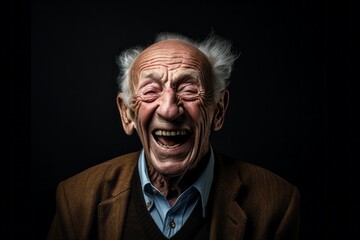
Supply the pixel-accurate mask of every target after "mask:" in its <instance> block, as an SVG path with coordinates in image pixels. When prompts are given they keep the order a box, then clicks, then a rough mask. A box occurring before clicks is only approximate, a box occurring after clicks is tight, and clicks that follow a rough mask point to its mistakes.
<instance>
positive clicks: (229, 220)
mask: <svg viewBox="0 0 360 240" xmlns="http://www.w3.org/2000/svg"><path fill="white" fill-rule="evenodd" d="M216 160H217V165H216V169H217V170H216V172H215V181H214V184H215V185H214V193H215V194H214V202H213V206H212V220H211V230H210V239H226V240H227V239H237V240H239V239H240V240H241V239H243V236H244V230H245V226H246V220H247V217H246V215H245V213H244V211H243V210H242V209H241V207H240V206H239V205H238V204H237V202H236V200H235V199H236V196H237V194H238V192H239V189H240V188H241V181H240V179H239V175H238V173H237V168H235V167H234V165H233V164H229V163H228V162H227V161H226V160H225V161H223V159H222V158H221V157H220V156H217V158H216Z"/></svg>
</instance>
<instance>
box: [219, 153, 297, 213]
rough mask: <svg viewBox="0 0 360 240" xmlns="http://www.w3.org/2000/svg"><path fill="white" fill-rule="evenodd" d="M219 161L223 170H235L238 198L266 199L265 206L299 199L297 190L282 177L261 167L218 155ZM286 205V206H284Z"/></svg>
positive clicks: (284, 203)
mask: <svg viewBox="0 0 360 240" xmlns="http://www.w3.org/2000/svg"><path fill="white" fill-rule="evenodd" d="M218 158H219V161H221V162H222V163H221V164H223V165H225V166H227V167H225V168H223V169H236V173H235V174H234V175H236V177H237V178H238V179H239V181H240V193H239V197H240V196H242V197H244V196H246V198H248V199H258V200H257V201H259V200H261V199H266V201H267V204H269V203H271V202H273V203H275V202H278V203H280V204H283V205H285V206H286V205H287V204H289V202H290V201H292V200H294V198H295V199H298V198H299V191H298V188H297V187H296V186H295V185H293V184H292V183H290V182H289V181H287V180H286V179H284V178H283V177H281V176H279V175H277V174H276V173H274V172H271V171H269V170H267V169H265V168H263V167H261V166H258V165H255V164H252V163H249V162H246V161H242V160H239V159H235V158H232V157H229V156H226V155H224V154H221V153H219V154H218ZM286 203H287V204H286Z"/></svg>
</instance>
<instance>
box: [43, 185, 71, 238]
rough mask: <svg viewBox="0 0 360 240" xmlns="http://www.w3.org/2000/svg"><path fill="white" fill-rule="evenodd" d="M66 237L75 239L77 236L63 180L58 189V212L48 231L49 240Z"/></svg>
mask: <svg viewBox="0 0 360 240" xmlns="http://www.w3.org/2000/svg"><path fill="white" fill-rule="evenodd" d="M65 239H66V240H70V239H75V236H74V228H73V224H72V218H71V213H70V210H69V206H68V202H67V199H66V194H65V191H64V186H63V182H62V183H60V184H59V185H58V187H57V190H56V213H55V216H54V219H53V222H52V224H51V227H50V230H49V232H48V236H47V240H65Z"/></svg>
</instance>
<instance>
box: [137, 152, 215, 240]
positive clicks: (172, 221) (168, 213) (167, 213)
mask: <svg viewBox="0 0 360 240" xmlns="http://www.w3.org/2000/svg"><path fill="white" fill-rule="evenodd" d="M210 151H211V154H210V160H209V162H208V164H207V166H206V168H205V170H204V172H203V173H202V174H201V175H200V176H199V178H198V179H197V180H196V181H195V182H194V183H193V184H192V185H191V186H190V187H189V188H188V189H186V190H185V191H184V192H183V193H182V194H181V195H180V196H179V197H178V199H177V200H176V202H175V204H174V205H173V206H172V207H171V206H170V204H169V202H168V201H167V199H166V198H165V197H164V196H163V195H162V194H161V192H160V191H159V190H158V189H157V188H156V187H155V186H153V185H152V184H151V182H150V179H149V175H148V171H147V167H146V161H145V155H144V150H142V151H141V154H140V157H139V165H138V167H139V168H138V170H139V175H140V182H141V187H142V190H143V194H144V199H145V203H146V207H147V209H148V211H149V213H150V215H151V217H152V218H153V219H154V221H155V223H156V225H157V226H158V227H159V229H160V230H161V231H162V232H163V234H164V235H165V236H166V237H168V238H170V237H172V236H174V235H175V233H176V232H177V231H179V230H180V228H181V227H182V226H183V224H184V223H185V222H186V220H187V219H188V218H189V216H190V214H191V213H192V211H193V210H194V208H195V206H196V204H197V202H198V201H199V199H200V201H201V203H202V208H203V217H205V215H206V205H207V202H208V199H209V194H210V189H211V184H212V181H213V175H214V163H215V160H214V154H213V150H212V148H211V147H210Z"/></svg>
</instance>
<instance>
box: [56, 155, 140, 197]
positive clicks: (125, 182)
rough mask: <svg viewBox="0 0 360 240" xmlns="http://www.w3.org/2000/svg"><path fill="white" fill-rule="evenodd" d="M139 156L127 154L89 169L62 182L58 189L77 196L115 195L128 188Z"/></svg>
mask: <svg viewBox="0 0 360 240" xmlns="http://www.w3.org/2000/svg"><path fill="white" fill-rule="evenodd" d="M139 154H140V152H133V153H129V154H126V155H122V156H119V157H116V158H113V159H111V160H108V161H105V162H103V163H100V164H98V165H95V166H93V167H90V168H88V169H86V170H84V171H82V172H80V173H78V174H76V175H74V176H72V177H69V178H68V179H65V180H64V181H62V182H61V183H60V184H59V188H62V189H63V190H64V191H67V192H71V194H72V195H74V194H75V195H78V196H79V195H88V194H95V193H96V194H97V195H99V194H100V195H101V194H102V195H104V194H105V195H109V194H111V195H114V194H117V193H119V192H121V191H124V190H126V189H127V188H128V187H129V184H130V179H131V177H132V173H133V172H134V169H135V167H136V164H137V159H138V157H139ZM104 191H105V192H104Z"/></svg>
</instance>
